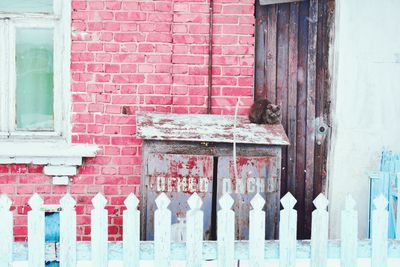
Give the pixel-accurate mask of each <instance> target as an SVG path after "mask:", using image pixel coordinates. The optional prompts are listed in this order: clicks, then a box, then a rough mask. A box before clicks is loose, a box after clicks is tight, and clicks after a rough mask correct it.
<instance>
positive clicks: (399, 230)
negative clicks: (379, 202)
mask: <svg viewBox="0 0 400 267" xmlns="http://www.w3.org/2000/svg"><path fill="white" fill-rule="evenodd" d="M396 179H397V181H396V182H397V183H396V184H397V192H396V193H397V202H396V211H397V216H396V239H400V173H397V175H396Z"/></svg>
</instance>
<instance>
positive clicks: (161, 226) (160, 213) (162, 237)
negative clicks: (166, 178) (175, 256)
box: [154, 193, 171, 267]
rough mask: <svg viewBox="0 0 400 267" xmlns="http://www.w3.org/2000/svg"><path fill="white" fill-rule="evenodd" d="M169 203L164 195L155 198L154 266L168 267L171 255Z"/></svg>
mask: <svg viewBox="0 0 400 267" xmlns="http://www.w3.org/2000/svg"><path fill="white" fill-rule="evenodd" d="M169 203H171V201H170V200H169V198H168V197H167V195H166V194H165V193H161V194H160V195H159V196H158V197H157V198H156V205H157V210H156V211H155V212H154V250H155V251H154V266H159V267H161V266H163V267H164V266H165V267H169V266H170V264H171V263H170V258H171V256H170V254H171V211H170V210H169V209H168V205H169Z"/></svg>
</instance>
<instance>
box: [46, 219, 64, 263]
mask: <svg viewBox="0 0 400 267" xmlns="http://www.w3.org/2000/svg"><path fill="white" fill-rule="evenodd" d="M45 224H46V228H45V240H46V242H60V213H59V212H46V214H45ZM45 266H46V267H59V266H60V263H59V262H58V261H51V262H46V264H45Z"/></svg>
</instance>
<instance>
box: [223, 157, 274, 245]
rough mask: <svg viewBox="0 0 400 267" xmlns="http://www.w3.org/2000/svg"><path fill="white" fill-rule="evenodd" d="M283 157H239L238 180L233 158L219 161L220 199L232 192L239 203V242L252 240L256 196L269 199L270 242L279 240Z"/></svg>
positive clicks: (267, 209) (267, 224) (237, 214)
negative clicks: (278, 222)
mask: <svg viewBox="0 0 400 267" xmlns="http://www.w3.org/2000/svg"><path fill="white" fill-rule="evenodd" d="M279 169H280V157H274V156H263V157H251V156H246V157H245V156H242V157H237V175H238V177H237V178H235V171H234V160H233V157H232V156H226V157H219V158H218V175H217V179H218V180H217V181H218V186H217V187H218V194H217V195H218V199H219V198H220V197H221V196H222V194H224V193H225V192H228V193H230V195H231V196H232V197H233V198H234V200H235V203H234V206H233V210H234V211H235V223H236V225H235V231H236V236H235V238H236V239H239V240H243V239H248V237H249V226H248V225H249V211H250V210H251V204H250V201H251V199H252V198H253V197H254V196H255V194H256V193H260V195H261V196H262V197H263V198H264V199H265V200H266V208H265V211H266V230H265V231H266V233H265V237H266V239H274V238H275V237H277V224H276V222H277V219H278V212H279V194H280V190H279V188H280V174H279Z"/></svg>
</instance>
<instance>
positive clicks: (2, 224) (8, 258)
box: [0, 195, 13, 267]
mask: <svg viewBox="0 0 400 267" xmlns="http://www.w3.org/2000/svg"><path fill="white" fill-rule="evenodd" d="M10 207H11V200H10V199H9V198H8V196H6V195H1V196H0V218H1V220H0V237H1V238H0V248H1V249H0V266H1V267H3V266H4V267H6V266H12V255H13V254H12V249H13V215H12V212H11V211H10Z"/></svg>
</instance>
